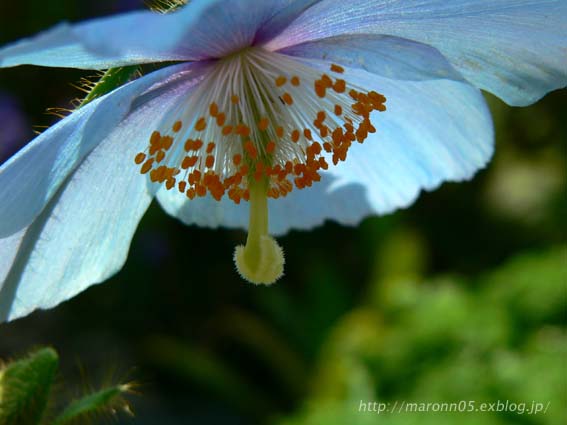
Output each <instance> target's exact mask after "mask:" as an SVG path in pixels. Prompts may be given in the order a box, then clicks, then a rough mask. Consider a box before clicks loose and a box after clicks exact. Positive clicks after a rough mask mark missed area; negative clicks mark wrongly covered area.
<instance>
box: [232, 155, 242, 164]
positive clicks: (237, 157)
mask: <svg viewBox="0 0 567 425" xmlns="http://www.w3.org/2000/svg"><path fill="white" fill-rule="evenodd" d="M232 162H233V163H234V165H236V166H238V165H240V163H241V162H242V155H240V154H239V153H237V154H236V155H234V156H233V157H232Z"/></svg>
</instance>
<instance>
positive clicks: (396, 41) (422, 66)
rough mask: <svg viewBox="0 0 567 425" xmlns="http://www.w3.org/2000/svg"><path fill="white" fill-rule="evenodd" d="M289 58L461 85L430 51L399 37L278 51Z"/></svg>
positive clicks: (354, 38) (336, 40) (337, 40)
mask: <svg viewBox="0 0 567 425" xmlns="http://www.w3.org/2000/svg"><path fill="white" fill-rule="evenodd" d="M279 53H285V54H287V55H291V56H297V57H301V58H307V59H309V58H312V59H322V60H326V61H330V62H335V63H338V64H341V65H344V66H348V67H351V68H360V69H364V70H366V71H368V72H371V73H373V74H377V75H381V76H383V77H386V78H392V79H398V80H415V81H419V80H435V79H449V80H457V81H463V76H462V75H461V74H460V73H459V72H458V71H457V70H455V68H453V66H452V65H451V64H450V63H449V62H448V61H447V59H446V58H445V56H443V55H442V54H441V53H439V51H438V50H437V49H435V48H434V47H431V46H428V45H427V44H422V43H417V42H415V41H411V40H406V39H403V38H399V37H390V36H383V35H366V34H361V35H345V36H337V37H329V38H325V39H322V40H319V41H313V42H310V43H303V44H297V45H294V46H290V47H286V48H285V49H282V50H280V52H279Z"/></svg>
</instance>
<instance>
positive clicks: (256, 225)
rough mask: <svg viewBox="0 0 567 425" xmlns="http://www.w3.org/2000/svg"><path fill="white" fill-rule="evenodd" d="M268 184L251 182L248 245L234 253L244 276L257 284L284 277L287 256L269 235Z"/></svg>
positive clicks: (239, 247) (238, 247)
mask: <svg viewBox="0 0 567 425" xmlns="http://www.w3.org/2000/svg"><path fill="white" fill-rule="evenodd" d="M268 186H269V185H268V181H267V180H266V179H262V180H261V181H255V180H253V181H251V182H250V183H249V191H250V201H249V204H250V218H249V224H248V237H247V239H246V245H245V246H243V245H239V246H237V247H236V249H235V250H234V262H235V263H236V268H237V269H238V272H239V273H240V274H241V275H242V277H243V278H244V279H246V280H248V281H249V282H252V283H255V284H271V283H274V282H275V281H276V280H277V279H278V278H280V276H281V275H282V274H283V267H284V262H285V260H284V254H283V250H282V249H281V247H280V246H279V245H278V243H277V242H276V241H275V239H274V238H272V237H271V236H270V235H269V233H268V227H269V226H268Z"/></svg>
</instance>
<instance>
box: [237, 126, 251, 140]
mask: <svg viewBox="0 0 567 425" xmlns="http://www.w3.org/2000/svg"><path fill="white" fill-rule="evenodd" d="M235 132H236V134H239V135H240V136H242V137H248V136H250V129H249V128H248V126H246V125H244V124H238V125H237V126H236V129H235Z"/></svg>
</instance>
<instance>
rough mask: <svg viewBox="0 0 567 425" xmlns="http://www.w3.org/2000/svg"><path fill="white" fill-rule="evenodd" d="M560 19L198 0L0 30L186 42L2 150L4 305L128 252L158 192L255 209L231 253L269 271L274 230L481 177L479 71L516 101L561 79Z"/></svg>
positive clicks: (13, 312)
mask: <svg viewBox="0 0 567 425" xmlns="http://www.w3.org/2000/svg"><path fill="white" fill-rule="evenodd" d="M566 22H567V2H565V1H563V0H500V1H497V2H495V1H492V0H454V1H451V2H447V1H445V0H419V1H414V0H403V1H402V0H388V1H385V0H365V1H362V0H361V1H356V2H344V1H343V0H270V1H267V0H266V1H257V0H232V1H226V0H193V1H191V2H190V3H189V4H188V5H187V6H185V7H182V8H180V9H179V10H177V11H176V12H174V13H169V14H165V15H160V14H156V13H153V12H150V11H142V12H132V13H126V14H123V15H118V16H113V17H109V18H105V19H96V20H92V21H88V22H84V23H79V24H73V25H70V24H66V23H63V24H60V25H58V26H56V27H55V28H52V29H50V30H48V31H46V32H43V33H40V34H39V35H37V36H35V37H33V38H29V39H24V40H22V41H19V42H16V43H14V44H11V45H8V46H6V47H4V48H3V49H0V66H1V67H12V66H18V65H23V64H32V65H40V66H52V67H73V68H81V69H105V68H111V67H120V66H125V65H133V64H146V63H159V62H167V63H171V62H175V64H173V65H168V66H165V67H163V68H162V69H160V70H158V71H155V72H152V73H150V74H148V75H146V76H144V77H142V78H139V79H137V80H135V81H133V82H130V83H128V84H126V85H124V86H122V87H120V88H118V89H116V90H114V91H112V92H111V93H109V94H107V95H105V96H103V97H100V98H98V99H96V100H94V101H92V102H90V103H89V104H87V105H86V106H84V107H82V108H80V109H78V110H76V111H75V112H73V113H72V114H70V115H69V116H68V117H66V118H65V119H63V120H61V121H60V122H59V123H58V124H56V125H54V126H53V127H51V128H50V129H48V130H47V131H45V132H44V133H43V134H41V135H40V136H38V137H37V138H35V139H34V140H33V141H32V142H31V143H29V144H28V145H27V146H26V147H25V148H24V149H22V150H21V151H20V152H19V153H17V154H16V155H15V156H14V157H12V158H11V159H10V160H8V161H7V162H6V163H5V164H4V165H3V166H2V167H1V168H0V282H2V283H1V286H0V319H2V320H10V319H14V318H17V317H21V316H23V315H26V314H28V313H30V312H31V311H32V310H34V309H37V308H50V307H53V306H55V305H56V304H58V303H60V302H62V301H64V300H66V299H68V298H70V297H72V296H74V295H75V294H77V293H78V292H80V291H82V290H84V289H85V288H87V287H88V286H90V285H92V284H95V283H98V282H102V281H104V280H105V279H107V278H108V277H109V276H111V275H112V274H114V273H115V272H117V271H118V270H119V269H120V268H121V267H122V265H123V264H124V262H125V260H126V256H127V252H128V247H129V245H130V241H131V239H132V235H133V233H134V231H135V229H136V226H137V224H138V222H139V220H140V218H141V217H142V215H143V214H144V212H145V211H146V209H147V208H148V206H149V204H150V202H151V201H152V199H153V198H154V197H155V198H157V200H158V202H159V203H160V204H161V205H162V206H163V208H164V209H165V211H167V212H168V213H169V214H171V215H173V216H175V217H178V218H179V219H181V220H182V221H183V222H185V223H195V224H198V225H201V226H209V227H215V226H228V227H242V228H248V230H249V234H248V240H247V244H246V246H244V247H239V248H237V250H236V253H235V260H236V263H237V266H238V269H239V271H240V272H241V274H243V276H244V277H245V278H247V279H248V280H250V281H252V282H256V283H269V282H272V281H274V280H275V279H277V278H278V276H279V275H281V273H282V270H283V252H282V250H281V248H280V247H279V246H278V245H277V243H276V242H275V240H274V239H273V238H272V237H271V236H269V233H268V230H270V232H271V234H281V233H284V232H286V231H287V230H288V229H290V228H300V229H308V228H311V227H313V226H316V225H318V224H321V223H322V222H323V221H324V220H326V219H332V220H336V221H338V222H340V223H344V224H356V223H358V222H359V221H360V220H361V219H362V218H363V217H365V216H368V215H371V214H385V213H388V212H390V211H393V210H395V209H396V208H401V207H406V206H408V205H409V204H411V203H412V202H413V201H414V200H415V198H416V197H417V195H418V193H419V192H420V190H423V189H425V190H432V189H435V188H436V187H438V186H439V185H440V184H441V183H442V182H443V181H461V180H465V179H469V178H470V177H471V176H472V175H473V174H474V173H475V172H476V171H477V170H478V169H480V168H482V167H484V166H485V165H486V163H487V162H488V161H489V159H490V156H491V155H492V151H493V130H492V123H491V117H490V114H489V112H488V109H487V107H486V104H485V102H484V100H483V97H482V95H481V92H480V89H483V90H486V91H489V92H492V93H494V94H495V95H497V96H499V97H500V98H501V99H503V100H504V101H505V102H507V103H508V104H510V105H516V106H522V105H528V104H530V103H533V102H535V101H536V100H538V99H539V98H541V97H542V96H543V95H544V94H545V93H547V92H549V91H551V90H554V89H557V88H561V87H564V86H565V85H566V83H567V73H566V69H567V31H566ZM386 99H387V100H386ZM386 105H387V110H386ZM358 142H361V143H358ZM362 142H364V143H362ZM268 198H269V199H268ZM247 200H248V201H249V202H245V201H247ZM268 208H269V210H270V216H269V218H270V222H269V226H268Z"/></svg>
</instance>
